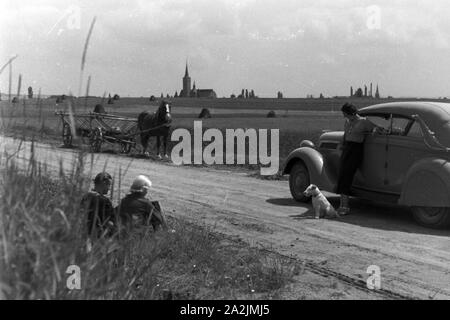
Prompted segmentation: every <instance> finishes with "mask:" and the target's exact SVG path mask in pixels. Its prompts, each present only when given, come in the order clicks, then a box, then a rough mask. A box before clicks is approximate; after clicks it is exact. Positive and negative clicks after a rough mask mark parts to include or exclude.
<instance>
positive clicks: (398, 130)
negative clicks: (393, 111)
mask: <svg viewBox="0 0 450 320" xmlns="http://www.w3.org/2000/svg"><path fill="white" fill-rule="evenodd" d="M410 121H411V120H409V119H405V118H393V119H392V131H391V135H398V136H403V135H405V133H406V128H407V126H408V123H409V122H410Z"/></svg>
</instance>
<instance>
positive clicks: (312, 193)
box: [303, 184, 339, 219]
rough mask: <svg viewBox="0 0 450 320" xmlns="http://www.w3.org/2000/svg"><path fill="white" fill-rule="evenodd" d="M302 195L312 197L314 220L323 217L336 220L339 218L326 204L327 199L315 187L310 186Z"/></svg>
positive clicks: (328, 203)
mask: <svg viewBox="0 0 450 320" xmlns="http://www.w3.org/2000/svg"><path fill="white" fill-rule="evenodd" d="M303 194H304V195H305V196H307V197H312V204H313V208H314V212H315V217H316V219H320V218H323V217H327V218H336V217H339V215H338V213H337V212H336V210H334V208H333V206H332V205H331V204H330V202H328V200H327V198H325V196H324V195H323V193H322V192H320V190H319V188H317V186H316V185H314V184H311V185H310V186H309V187H308V188H306V190H305V191H304V192H303Z"/></svg>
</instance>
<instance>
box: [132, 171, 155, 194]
mask: <svg viewBox="0 0 450 320" xmlns="http://www.w3.org/2000/svg"><path fill="white" fill-rule="evenodd" d="M151 186H152V182H151V181H150V179H149V178H148V177H146V176H144V175H139V176H137V178H136V179H134V181H133V184H132V185H131V188H130V192H143V191H144V190H148V189H150V187H151Z"/></svg>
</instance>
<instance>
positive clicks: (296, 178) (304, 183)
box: [289, 161, 311, 202]
mask: <svg viewBox="0 0 450 320" xmlns="http://www.w3.org/2000/svg"><path fill="white" fill-rule="evenodd" d="M309 185H310V178H309V171H308V168H307V167H306V166H305V165H304V163H303V162H302V161H297V162H296V163H295V164H294V166H293V167H292V169H291V173H290V174H289V188H290V189H291V195H292V197H293V198H294V199H295V200H296V201H299V202H308V201H310V200H311V197H307V196H305V195H304V194H303V191H305V190H306V188H308V186H309Z"/></svg>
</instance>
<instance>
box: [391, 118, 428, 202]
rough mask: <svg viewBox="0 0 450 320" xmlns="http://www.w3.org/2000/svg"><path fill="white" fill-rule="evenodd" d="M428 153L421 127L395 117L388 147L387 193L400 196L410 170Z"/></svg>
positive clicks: (409, 120)
mask: <svg viewBox="0 0 450 320" xmlns="http://www.w3.org/2000/svg"><path fill="white" fill-rule="evenodd" d="M426 153H427V150H426V149H425V146H424V143H423V133H422V130H421V128H420V125H419V124H418V123H417V122H416V121H414V120H412V119H408V118H402V117H396V116H394V117H393V120H392V130H391V132H390V135H389V142H388V146H387V177H386V180H387V181H386V185H385V188H386V191H387V192H390V193H396V194H400V193H401V191H402V185H403V182H404V179H405V176H406V174H407V172H408V170H409V168H410V167H411V166H412V165H413V164H414V162H415V161H416V160H418V159H420V158H421V157H423V156H424V155H425V154H426Z"/></svg>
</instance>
